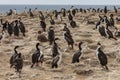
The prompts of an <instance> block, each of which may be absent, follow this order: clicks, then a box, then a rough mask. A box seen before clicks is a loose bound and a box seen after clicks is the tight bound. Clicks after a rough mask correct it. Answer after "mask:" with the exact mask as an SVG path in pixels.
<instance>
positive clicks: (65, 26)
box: [63, 23, 71, 33]
mask: <svg viewBox="0 0 120 80" xmlns="http://www.w3.org/2000/svg"><path fill="white" fill-rule="evenodd" d="M63 25H64V28H63V31H67V32H68V33H71V32H70V30H69V28H68V27H67V24H66V23H63Z"/></svg>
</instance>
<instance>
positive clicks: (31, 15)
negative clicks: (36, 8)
mask: <svg viewBox="0 0 120 80" xmlns="http://www.w3.org/2000/svg"><path fill="white" fill-rule="evenodd" d="M29 16H30V17H31V18H33V17H34V15H33V12H32V10H31V8H30V9H29Z"/></svg>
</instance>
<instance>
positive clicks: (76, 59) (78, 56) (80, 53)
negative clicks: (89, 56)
mask: <svg viewBox="0 0 120 80" xmlns="http://www.w3.org/2000/svg"><path fill="white" fill-rule="evenodd" d="M82 44H83V42H80V43H79V45H78V47H79V50H78V51H77V52H76V53H75V54H74V55H73V58H72V63H76V62H77V63H78V62H79V60H80V58H81V56H82V48H81V45H82Z"/></svg>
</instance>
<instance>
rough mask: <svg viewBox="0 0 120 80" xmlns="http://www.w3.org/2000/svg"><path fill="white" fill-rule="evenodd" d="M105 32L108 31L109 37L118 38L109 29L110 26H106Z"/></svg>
mask: <svg viewBox="0 0 120 80" xmlns="http://www.w3.org/2000/svg"><path fill="white" fill-rule="evenodd" d="M105 33H106V35H107V37H108V39H111V38H113V39H115V40H117V39H116V38H115V37H114V36H113V33H112V32H111V31H110V30H109V29H108V26H106V28H105Z"/></svg>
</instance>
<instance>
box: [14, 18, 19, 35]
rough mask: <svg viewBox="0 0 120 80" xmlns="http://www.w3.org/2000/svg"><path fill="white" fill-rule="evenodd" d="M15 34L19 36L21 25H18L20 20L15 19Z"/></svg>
mask: <svg viewBox="0 0 120 80" xmlns="http://www.w3.org/2000/svg"><path fill="white" fill-rule="evenodd" d="M14 35H15V36H19V26H18V20H16V21H15V26H14Z"/></svg>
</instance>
